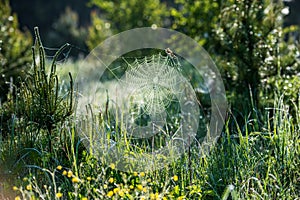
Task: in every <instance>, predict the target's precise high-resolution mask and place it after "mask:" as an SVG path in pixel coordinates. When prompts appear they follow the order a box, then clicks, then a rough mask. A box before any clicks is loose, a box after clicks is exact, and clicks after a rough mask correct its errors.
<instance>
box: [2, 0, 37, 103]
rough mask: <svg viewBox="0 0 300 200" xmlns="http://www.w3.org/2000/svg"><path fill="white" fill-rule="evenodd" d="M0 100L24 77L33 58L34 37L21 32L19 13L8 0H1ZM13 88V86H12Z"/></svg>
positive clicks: (3, 99) (4, 98)
mask: <svg viewBox="0 0 300 200" xmlns="http://www.w3.org/2000/svg"><path fill="white" fill-rule="evenodd" d="M0 5H1V7H0V28H1V30H0V102H1V101H5V100H6V94H7V93H8V90H9V88H10V87H13V86H12V85H13V84H15V85H18V82H19V81H18V77H22V78H24V74H25V73H24V69H25V68H26V67H28V66H29V64H30V59H31V50H30V48H31V45H32V39H31V35H30V33H29V32H25V33H23V32H21V31H20V30H19V27H18V26H19V24H18V19H17V15H16V14H13V13H12V12H11V9H10V5H9V1H8V0H1V1H0ZM11 89H12V88H11Z"/></svg>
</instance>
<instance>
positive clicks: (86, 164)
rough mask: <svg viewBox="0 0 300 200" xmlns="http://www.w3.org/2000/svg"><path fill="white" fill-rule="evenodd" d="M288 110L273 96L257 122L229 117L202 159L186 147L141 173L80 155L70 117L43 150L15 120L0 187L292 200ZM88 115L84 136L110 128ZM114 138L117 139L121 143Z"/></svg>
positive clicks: (297, 181)
mask: <svg viewBox="0 0 300 200" xmlns="http://www.w3.org/2000/svg"><path fill="white" fill-rule="evenodd" d="M293 110H296V115H294V116H292V115H290V114H289V109H288V107H287V105H284V104H283V98H282V97H279V98H277V99H276V101H275V102H274V105H273V106H272V107H270V108H265V109H264V112H263V113H262V114H260V115H261V116H259V118H260V119H263V121H260V124H259V126H258V125H257V124H258V121H259V119H258V118H249V119H248V118H245V119H244V120H245V124H244V125H243V126H238V125H237V124H236V122H235V121H236V120H235V118H234V116H232V115H229V118H228V120H227V122H226V125H225V127H224V132H223V133H222V135H221V137H220V138H219V140H218V142H217V144H216V145H215V147H214V148H212V150H211V151H210V153H209V155H205V156H203V155H202V154H201V152H200V150H199V148H198V147H197V143H194V145H193V146H192V148H191V150H190V151H191V152H190V154H188V153H187V154H184V155H182V157H181V158H180V159H178V160H177V161H174V162H172V163H171V164H170V165H168V166H165V168H162V169H159V170H154V171H152V172H147V173H125V172H121V171H118V170H117V169H116V168H115V163H114V164H111V163H104V162H101V158H98V159H97V157H95V155H93V154H90V153H88V150H87V149H85V147H84V145H83V143H82V141H80V137H79V130H80V129H79V126H78V124H79V123H78V119H76V117H73V118H69V119H68V120H66V121H65V122H64V123H61V124H59V125H57V126H56V128H55V130H54V131H53V135H52V138H53V140H54V141H55V142H53V147H52V152H51V153H49V149H48V148H47V133H46V132H43V131H41V133H40V134H39V135H38V139H36V138H34V136H33V139H34V141H35V142H34V144H32V143H30V139H28V138H27V137H26V134H24V132H30V127H29V128H28V127H27V129H26V130H20V129H21V126H20V127H18V126H17V124H18V123H20V122H19V121H16V122H17V123H16V126H15V127H14V128H13V129H12V130H11V135H9V137H8V138H6V139H4V138H2V140H1V147H0V150H1V161H2V163H1V168H2V169H1V171H2V172H4V174H5V175H1V177H4V178H2V179H6V178H7V180H1V181H2V183H3V184H2V185H4V186H3V187H4V188H5V191H6V192H7V191H10V192H9V193H10V194H11V192H14V193H15V195H18V196H20V197H21V198H24V199H30V198H31V199H34V198H36V199H59V195H60V194H61V195H62V197H61V198H62V199H84V197H86V198H88V199H106V198H109V196H111V195H112V197H111V198H113V199H122V198H123V199H143V198H145V199H163V198H166V199H297V198H299V197H300V156H299V155H300V133H299V131H300V111H299V104H298V105H295V104H294V107H293ZM253 112H255V110H253ZM93 117H94V118H93V119H92V118H91V114H87V116H86V118H85V120H87V121H88V122H89V124H90V125H93V126H92V127H90V128H89V129H85V131H86V132H93V131H95V130H93V128H94V127H96V124H97V125H98V126H102V125H103V126H105V127H106V130H112V129H113V127H111V126H112V125H111V121H109V120H106V119H104V118H103V117H102V120H100V117H99V115H93ZM97 117H98V118H97ZM16 120H17V119H16ZM91 122H92V123H91ZM233 127H234V128H233ZM250 130H251V131H250ZM121 136H124V135H123V134H120V138H119V140H120V141H124V138H122V137H121ZM28 144H31V146H29V147H28V146H26V145H28ZM15 152H16V153H15ZM135 153H137V154H138V153H139V152H138V151H136V152H135ZM58 166H59V167H58ZM60 166H61V167H60ZM7 169H10V171H11V172H9V170H7ZM9 176H11V177H14V181H10V180H11V178H8V177H9ZM9 179H10V180H9ZM177 179H178V180H177ZM12 184H14V185H15V186H16V187H15V188H14V189H15V191H12Z"/></svg>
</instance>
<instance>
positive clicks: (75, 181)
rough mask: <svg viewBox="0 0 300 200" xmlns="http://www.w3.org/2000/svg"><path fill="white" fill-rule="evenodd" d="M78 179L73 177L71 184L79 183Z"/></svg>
mask: <svg viewBox="0 0 300 200" xmlns="http://www.w3.org/2000/svg"><path fill="white" fill-rule="evenodd" d="M79 181H80V179H79V178H78V177H73V178H72V182H73V183H79Z"/></svg>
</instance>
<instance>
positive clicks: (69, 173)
mask: <svg viewBox="0 0 300 200" xmlns="http://www.w3.org/2000/svg"><path fill="white" fill-rule="evenodd" d="M72 175H73V172H72V171H70V170H69V171H68V177H69V178H71V177H72Z"/></svg>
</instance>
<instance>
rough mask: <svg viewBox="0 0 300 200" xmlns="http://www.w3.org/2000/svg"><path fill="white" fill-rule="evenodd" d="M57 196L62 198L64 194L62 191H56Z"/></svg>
mask: <svg viewBox="0 0 300 200" xmlns="http://www.w3.org/2000/svg"><path fill="white" fill-rule="evenodd" d="M55 196H56V198H61V197H62V196H63V194H62V193H61V192H58V193H56V195H55Z"/></svg>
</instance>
